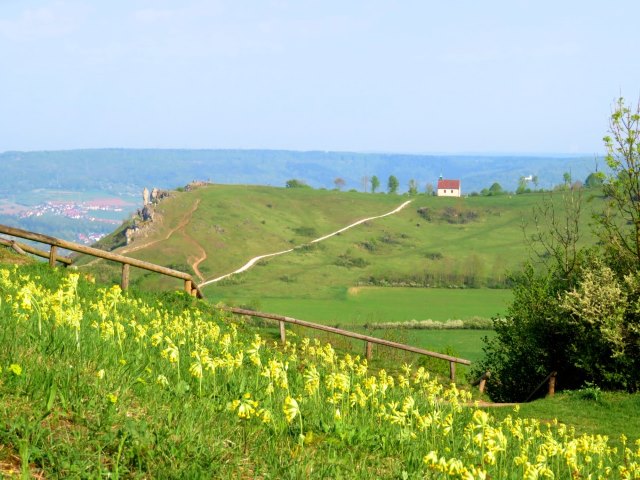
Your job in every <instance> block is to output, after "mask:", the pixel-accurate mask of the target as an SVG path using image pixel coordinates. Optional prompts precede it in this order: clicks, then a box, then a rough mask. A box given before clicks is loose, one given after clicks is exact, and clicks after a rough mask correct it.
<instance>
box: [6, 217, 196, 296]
mask: <svg viewBox="0 0 640 480" xmlns="http://www.w3.org/2000/svg"><path fill="white" fill-rule="evenodd" d="M0 233H4V234H5V235H11V236H13V237H20V238H24V239H27V240H32V241H34V242H40V243H44V244H47V245H49V252H48V253H47V252H43V251H41V250H38V249H36V248H33V247H29V246H27V245H22V244H20V245H17V246H18V248H21V249H22V250H24V251H26V252H29V253H33V254H34V255H38V256H41V257H45V258H49V265H51V266H52V267H53V266H55V264H56V262H61V263H64V264H65V265H69V264H71V263H72V260H71V259H69V258H67V257H63V256H60V255H58V248H65V249H67V250H71V251H73V252H79V253H85V254H87V255H92V256H94V257H98V258H103V259H105V260H111V261H113V262H118V263H120V264H122V276H121V281H120V286H121V287H122V289H123V290H126V289H127V288H128V286H129V267H130V266H133V267H137V268H142V269H144V270H149V271H151V272H156V273H160V274H162V275H167V276H169V277H174V278H179V279H181V280H184V290H185V291H186V292H187V293H189V294H190V295H194V296H197V297H198V298H203V296H202V292H201V291H200V289H199V288H198V285H197V284H196V283H195V282H194V281H193V277H192V276H191V275H189V274H188V273H184V272H180V271H178V270H173V269H171V268H167V267H162V266H160V265H156V264H153V263H149V262H144V261H142V260H138V259H136V258H130V257H125V256H124V255H118V254H116V253H111V252H105V251H104V250H100V249H98V248H93V247H87V246H86V245H80V244H79V243H73V242H68V241H66V240H61V239H59V238H55V237H50V236H48V235H41V234H39V233H33V232H29V231H27V230H21V229H19V228H12V227H8V226H6V225H0ZM1 243H2V244H3V245H7V244H9V246H12V247H14V249H15V246H14V245H16V244H17V242H11V241H10V240H4V239H3V241H2V242H1Z"/></svg>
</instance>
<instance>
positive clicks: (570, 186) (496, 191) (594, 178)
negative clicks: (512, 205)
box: [470, 172, 606, 197]
mask: <svg viewBox="0 0 640 480" xmlns="http://www.w3.org/2000/svg"><path fill="white" fill-rule="evenodd" d="M605 178H606V176H605V174H604V173H603V172H593V173H590V174H589V175H588V176H587V178H586V179H585V181H584V183H583V182H581V181H580V180H576V181H573V180H572V177H571V173H569V172H565V173H564V174H563V175H562V183H559V184H557V185H555V186H554V187H553V188H552V189H551V191H556V192H557V191H567V190H577V189H580V188H599V187H602V184H603V183H604V181H605ZM530 181H531V183H533V186H534V188H531V187H530V186H529V182H530ZM538 185H539V180H538V177H537V175H534V176H533V177H532V179H531V180H529V179H527V178H526V177H520V179H519V180H518V188H517V189H516V191H515V192H510V191H508V190H505V189H504V188H502V185H500V184H499V183H498V182H494V183H493V184H491V186H490V187H489V188H483V189H482V190H481V191H480V192H472V193H470V196H472V197H475V196H478V195H481V196H484V197H491V196H497V195H508V194H511V193H515V194H516V195H520V194H522V193H532V192H538V193H543V192H548V191H549V190H545V189H544V188H538Z"/></svg>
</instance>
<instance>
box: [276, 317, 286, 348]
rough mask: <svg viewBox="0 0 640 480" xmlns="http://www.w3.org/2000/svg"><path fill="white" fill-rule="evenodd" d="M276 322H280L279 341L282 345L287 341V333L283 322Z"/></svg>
mask: <svg viewBox="0 0 640 480" xmlns="http://www.w3.org/2000/svg"><path fill="white" fill-rule="evenodd" d="M278 323H280V341H281V342H282V344H283V345H284V344H285V343H287V334H286V331H285V329H284V322H278Z"/></svg>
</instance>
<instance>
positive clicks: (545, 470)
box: [0, 264, 640, 478]
mask: <svg viewBox="0 0 640 480" xmlns="http://www.w3.org/2000/svg"><path fill="white" fill-rule="evenodd" d="M0 296H1V298H2V302H1V303H0V318H1V319H2V323H3V324H2V329H0V422H2V428H0V473H2V474H3V475H14V476H18V475H21V476H22V477H23V478H27V477H29V476H38V477H43V478H87V477H102V476H108V477H110V478H123V477H127V478H130V477H145V478H200V477H207V478H212V477H213V478H245V477H246V478H256V477H257V478H267V477H269V478H301V477H306V478H327V477H330V478H346V477H348V478H424V477H425V476H428V477H430V478H472V477H473V478H539V477H542V476H545V477H553V478H569V477H578V478H587V477H589V476H591V477H592V478H636V477H637V476H638V475H640V443H638V442H636V443H635V444H634V443H633V441H634V439H633V438H631V439H626V438H621V439H620V441H619V444H618V448H614V446H613V444H612V443H611V442H610V441H609V439H608V438H607V437H606V436H601V435H580V434H576V433H575V431H574V429H573V428H572V427H568V426H567V425H564V424H562V423H559V422H557V421H555V420H553V421H545V422H541V421H539V420H535V419H529V418H524V417H521V416H520V414H519V413H518V411H517V409H516V410H515V411H513V412H510V413H509V414H508V415H503V416H502V419H500V420H499V419H497V418H495V417H494V416H493V415H491V414H490V413H488V412H486V411H483V410H481V409H478V408H476V407H473V406H470V405H469V404H468V402H469V400H470V398H471V397H470V394H469V393H468V392H465V391H464V390H460V389H458V388H456V386H454V385H448V386H444V385H442V384H440V383H438V382H437V381H436V380H435V378H434V377H433V376H432V375H431V374H430V373H429V372H428V371H426V370H425V369H424V368H415V367H414V366H412V365H408V364H407V365H403V366H402V368H401V369H399V370H398V371H397V373H390V372H388V371H385V370H382V369H380V370H377V369H375V370H374V369H372V368H371V366H370V365H368V364H367V362H366V360H363V359H362V358H360V357H358V356H353V355H349V354H344V355H343V354H338V353H337V352H336V350H335V349H334V348H333V347H332V346H331V345H328V344H321V343H319V342H314V341H309V340H306V339H303V338H302V339H299V341H294V342H289V343H287V345H286V346H284V347H280V346H278V345H277V344H273V343H272V342H268V341H266V339H265V338H263V337H261V336H260V334H259V333H258V332H257V331H255V330H252V329H250V328H248V327H246V326H245V325H244V324H243V322H242V319H240V318H234V317H229V316H227V315H225V314H223V313H222V312H221V311H219V310H217V309H216V308H213V307H211V306H210V305H208V304H207V303H205V302H199V301H196V300H194V299H192V298H191V297H188V296H185V295H184V294H180V293H167V294H164V295H161V296H158V295H151V294H144V295H141V294H140V293H136V292H133V291H129V292H127V293H123V292H121V291H120V289H119V287H117V286H113V287H108V288H107V287H99V286H96V285H93V284H92V283H91V282H89V281H87V280H86V279H85V278H83V277H82V276H80V275H79V274H78V273H73V272H69V271H64V270H62V269H57V270H50V269H49V268H48V266H46V265H43V264H40V265H35V266H28V267H16V266H10V267H0ZM290 337H291V335H290ZM631 415H633V413H631Z"/></svg>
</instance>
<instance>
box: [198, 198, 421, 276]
mask: <svg viewBox="0 0 640 480" xmlns="http://www.w3.org/2000/svg"><path fill="white" fill-rule="evenodd" d="M410 203H411V200H407V201H406V202H404V203H403V204H402V205H400V206H399V207H398V208H396V209H394V210H392V211H390V212H387V213H385V214H384V215H377V216H375V217H368V218H363V219H362V220H358V221H357V222H354V223H352V224H351V225H347V226H346V227H344V228H341V229H340V230H336V231H335V232H333V233H330V234H329V235H325V236H324V237H320V238H316V239H315V240H312V241H311V242H309V243H318V242H321V241H323V240H326V239H327V238H331V237H333V236H334V235H338V234H339V233H342V232H344V231H345V230H349V229H350V228H353V227H355V226H357V225H360V224H361V223H364V222H368V221H370V220H375V219H377V218H383V217H387V216H389V215H393V214H394V213H398V212H399V211H400V210H402V209H403V208H404V207H406V206H407V205H409V204H410ZM293 250H294V248H290V249H288V250H282V251H281V252H274V253H268V254H266V255H259V256H257V257H253V258H252V259H251V260H249V261H248V262H247V263H245V264H244V265H243V266H242V267H240V268H239V269H237V270H235V271H233V272H231V273H227V274H226V275H222V276H221V277H217V278H212V279H211V280H207V281H206V282H202V283H201V284H200V285H199V287H200V288H202V287H206V286H207V285H210V284H212V283H216V282H219V281H220V280H223V279H225V278H227V277H230V276H231V275H235V274H236V273H242V272H244V271H246V270H249V269H250V268H251V267H253V266H254V265H255V264H256V262H258V261H260V260H262V259H263V258H268V257H275V256H276V255H282V254H284V253H289V252H293Z"/></svg>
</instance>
